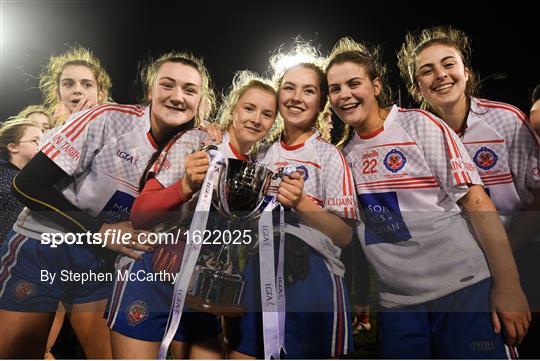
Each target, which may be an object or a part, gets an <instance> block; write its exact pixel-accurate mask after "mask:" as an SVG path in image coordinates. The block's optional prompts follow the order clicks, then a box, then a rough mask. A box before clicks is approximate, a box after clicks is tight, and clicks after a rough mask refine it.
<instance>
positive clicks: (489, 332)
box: [379, 278, 517, 359]
mask: <svg viewBox="0 0 540 361" xmlns="http://www.w3.org/2000/svg"><path fill="white" fill-rule="evenodd" d="M490 286H491V282H490V279H489V278H488V279H486V280H483V281H480V282H478V283H476V284H474V285H471V286H468V287H465V288H463V289H461V290H459V291H456V292H454V293H451V294H449V295H447V296H444V297H441V298H439V299H437V300H434V301H430V302H426V303H423V304H420V305H415V306H410V307H406V308H399V309H384V308H383V309H381V310H380V312H379V326H380V328H379V330H380V351H381V356H382V357H383V358H392V359H423V358H443V359H453V358H459V359H463V358H464V359H509V358H516V357H515V356H517V352H516V350H515V348H514V347H508V346H506V345H505V343H504V339H503V336H502V334H495V332H493V325H492V322H491V314H490V312H489V309H490V308H489V295H490Z"/></svg>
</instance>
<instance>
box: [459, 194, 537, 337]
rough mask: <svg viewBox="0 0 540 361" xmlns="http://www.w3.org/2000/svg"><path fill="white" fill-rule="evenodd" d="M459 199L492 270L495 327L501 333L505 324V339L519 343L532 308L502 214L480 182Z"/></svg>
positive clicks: (525, 331) (525, 330)
mask: <svg viewBox="0 0 540 361" xmlns="http://www.w3.org/2000/svg"><path fill="white" fill-rule="evenodd" d="M459 202H460V203H461V205H462V206H463V207H464V208H465V209H466V210H467V213H468V214H469V217H470V221H471V224H472V226H473V228H474V231H475V233H476V235H477V237H478V240H479V241H480V244H481V246H482V248H483V250H484V253H485V255H486V259H487V262H488V265H489V268H490V271H491V274H492V278H493V284H492V288H491V317H492V322H493V326H494V330H495V332H496V333H499V332H500V331H501V326H502V327H504V330H505V332H506V343H507V344H508V345H510V346H514V345H519V344H520V343H521V341H522V340H523V338H524V337H525V335H526V334H527V329H528V327H529V323H530V321H531V312H530V309H529V305H528V303H527V299H526V298H525V295H524V294H523V291H522V289H521V286H520V282H519V276H518V272H517V268H516V264H515V262H514V257H513V255H512V251H511V249H510V244H509V242H508V238H507V236H506V232H505V230H504V227H503V225H502V223H501V220H500V218H499V215H498V213H497V211H496V209H495V206H494V205H493V202H492V201H491V199H490V198H489V197H488V196H487V194H486V193H485V192H484V190H483V189H482V187H481V186H479V185H473V186H471V187H470V188H469V191H468V193H467V194H466V195H465V196H464V197H463V198H461V199H460V201H459Z"/></svg>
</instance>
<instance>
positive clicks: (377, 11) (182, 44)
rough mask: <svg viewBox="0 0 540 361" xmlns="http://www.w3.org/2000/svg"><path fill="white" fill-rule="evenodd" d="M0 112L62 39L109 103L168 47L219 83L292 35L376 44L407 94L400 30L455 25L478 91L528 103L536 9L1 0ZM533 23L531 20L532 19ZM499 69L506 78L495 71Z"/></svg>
mask: <svg viewBox="0 0 540 361" xmlns="http://www.w3.org/2000/svg"><path fill="white" fill-rule="evenodd" d="M0 11H1V18H2V23H1V24H0V25H1V40H2V45H1V49H0V52H1V53H0V62H1V64H0V68H1V69H0V70H1V72H0V76H1V79H0V92H1V93H0V112H1V114H0V120H1V121H3V120H5V119H6V118H7V117H8V116H10V115H14V114H16V113H17V112H18V111H19V110H21V109H22V108H23V107H24V106H26V105H28V104H32V103H38V102H40V100H41V98H40V93H39V90H38V89H37V83H38V81H37V75H38V74H39V72H40V69H41V67H42V66H43V65H44V64H45V63H46V61H47V58H48V56H50V55H51V54H52V53H55V54H58V53H61V52H62V51H63V50H64V49H65V45H66V44H74V43H78V44H80V45H82V46H85V47H88V48H90V49H91V50H92V51H93V52H94V53H95V55H96V56H97V57H98V58H99V59H100V60H101V61H102V63H103V65H104V66H105V68H106V69H107V71H108V72H109V74H110V75H111V77H112V80H113V90H112V95H113V98H114V100H115V101H116V102H119V103H135V102H137V101H138V100H140V99H141V90H140V88H141V87H140V85H139V83H138V82H137V81H136V79H137V69H138V64H139V62H140V61H141V60H145V59H147V58H148V57H149V56H151V55H157V54H160V53H162V52H165V51H169V50H172V49H178V50H191V51H193V52H194V53H195V54H197V55H200V56H202V57H203V58H204V59H205V62H206V64H207V66H208V68H209V70H210V72H211V74H212V77H213V80H214V83H215V84H216V89H217V90H218V91H220V90H222V89H224V88H225V87H227V86H228V84H229V82H230V80H231V78H232V75H233V73H234V72H235V71H236V70H240V69H245V68H249V69H252V70H255V71H258V72H264V71H265V70H266V69H267V62H268V57H269V54H270V53H271V52H272V51H273V50H274V49H276V48H278V47H279V46H280V45H281V44H283V43H286V44H290V41H291V39H292V38H294V37H295V36H297V35H301V36H302V37H303V38H304V39H308V40H313V41H314V43H315V44H320V46H321V50H322V51H329V50H330V49H331V47H332V46H333V44H334V43H335V41H337V40H338V39H339V38H340V37H342V36H346V35H348V36H352V37H353V38H355V39H356V40H360V41H365V42H368V43H370V44H372V45H373V44H379V45H381V46H382V48H383V55H384V57H383V59H384V60H385V62H386V63H387V65H388V69H389V72H390V78H389V79H390V83H391V86H392V89H393V91H394V95H395V96H396V97H397V94H398V91H399V90H401V94H402V99H403V103H402V104H403V106H410V105H413V104H411V102H410V101H409V99H408V97H407V95H406V90H405V86H404V85H403V82H402V81H401V78H400V77H399V73H398V71H397V68H396V65H395V64H396V52H397V50H398V49H399V47H400V45H401V42H402V41H403V39H404V36H405V34H406V31H407V30H415V29H420V28H423V27H426V26H431V25H453V26H454V27H457V28H459V29H462V30H464V31H465V32H466V33H467V34H468V35H469V36H470V37H471V38H472V47H473V55H472V65H473V69H474V70H475V71H476V72H477V73H479V74H480V77H481V78H483V79H485V81H484V82H483V86H482V89H481V92H480V94H481V96H483V97H486V98H490V99H493V100H499V101H505V102H509V103H512V104H514V105H516V106H518V107H520V108H521V109H522V110H524V111H526V112H528V109H529V106H530V100H529V98H530V94H531V92H532V89H533V88H534V87H535V86H536V84H537V83H538V82H540V76H539V75H540V70H539V66H540V61H539V57H538V48H539V47H540V41H539V39H538V35H537V33H538V32H537V30H538V23H540V19H539V18H540V15H536V18H535V14H534V13H535V11H536V10H535V8H534V6H533V5H532V2H530V3H529V5H527V4H525V3H524V2H523V3H519V2H517V1H513V2H503V3H501V4H500V5H493V3H492V2H474V1H469V2H463V3H461V2H455V1H432V2H428V3H422V2H412V1H401V2H399V3H394V2H386V1H371V2H368V1H362V0H356V1H342V0H332V1H320V2H319V1H293V0H290V1H249V2H243V1H221V2H214V1H202V0H193V1H164V2H159V1H152V2H144V3H137V2H133V1H118V2H112V1H108V2H105V1H5V0H2V1H1V5H0ZM535 24H536V25H535ZM500 73H503V74H505V75H506V78H505V79H498V78H499V77H498V76H495V74H500Z"/></svg>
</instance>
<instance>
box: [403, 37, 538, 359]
mask: <svg viewBox="0 0 540 361" xmlns="http://www.w3.org/2000/svg"><path fill="white" fill-rule="evenodd" d="M398 58H399V68H400V70H401V75H402V77H403V78H404V80H405V81H407V86H408V89H409V92H410V94H411V95H412V96H413V97H414V98H415V100H417V101H419V102H421V103H422V106H423V107H424V108H427V109H429V110H430V111H431V112H433V113H434V114H435V115H437V116H438V117H440V118H441V119H442V120H444V121H445V122H446V123H447V124H448V126H449V127H450V128H452V129H453V130H454V131H455V132H456V133H457V134H458V135H459V137H460V138H461V140H462V142H463V144H464V145H465V148H466V149H467V151H468V153H469V156H470V157H471V158H472V160H473V162H474V164H475V165H476V169H477V170H478V173H479V174H480V177H481V179H482V182H483V183H484V185H485V191H486V192H487V193H488V194H489V196H490V198H491V200H492V201H493V204H494V205H495V207H496V208H497V211H498V212H499V214H500V215H501V217H502V220H503V224H504V225H505V227H506V229H507V230H508V232H509V233H508V234H509V239H510V242H511V245H512V248H514V249H518V248H520V246H524V247H523V248H524V249H525V254H531V253H532V254H536V255H537V256H538V255H539V253H538V246H537V243H536V242H535V243H529V242H528V241H530V240H532V239H533V238H534V237H535V236H536V235H537V234H538V233H539V227H538V220H537V219H536V217H535V216H533V215H532V214H534V213H535V212H537V211H538V210H539V209H540V174H539V173H538V166H539V161H540V141H539V139H538V138H537V137H536V135H535V133H534V130H533V129H532V128H531V126H530V125H529V123H528V120H527V117H526V116H525V115H524V114H523V113H522V112H521V111H519V110H518V109H517V108H515V107H513V106H511V105H509V104H505V103H500V102H494V101H490V100H487V99H480V98H476V97H474V96H473V94H475V93H476V89H475V84H476V81H475V79H476V76H475V74H474V72H473V70H472V69H471V67H470V46H469V39H468V37H467V36H466V35H465V34H464V33H463V32H462V31H459V30H456V29H453V28H451V27H433V28H428V29H424V30H422V31H421V32H420V33H418V34H412V33H410V34H408V35H407V37H406V40H405V43H404V44H403V46H402V47H401V51H400V52H399V54H398ZM535 170H536V171H535ZM523 210H525V212H523V213H522V212H521V211H523ZM518 212H519V213H518ZM535 247H536V250H535ZM520 253H522V250H520ZM519 266H520V271H522V272H520V275H521V278H522V281H527V280H529V279H530V278H534V279H531V280H529V282H524V285H525V286H527V285H528V284H529V283H530V284H531V288H536V287H533V286H532V285H533V284H536V276H535V275H536V272H534V274H535V275H532V274H531V275H528V274H526V273H525V272H524V271H525V268H523V267H525V265H524V264H519ZM521 266H523V267H521ZM529 272H530V271H529ZM529 301H531V298H530V297H529ZM532 324H533V325H534V322H533V323H532ZM528 339H529V338H528ZM528 339H526V340H528ZM533 342H534V341H533ZM520 353H521V354H522V356H524V355H523V353H522V352H520ZM531 356H532V355H531Z"/></svg>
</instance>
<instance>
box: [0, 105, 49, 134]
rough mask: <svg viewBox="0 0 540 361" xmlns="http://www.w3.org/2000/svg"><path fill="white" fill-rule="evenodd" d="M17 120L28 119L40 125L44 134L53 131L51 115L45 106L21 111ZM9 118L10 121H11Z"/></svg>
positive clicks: (33, 106) (31, 106)
mask: <svg viewBox="0 0 540 361" xmlns="http://www.w3.org/2000/svg"><path fill="white" fill-rule="evenodd" d="M15 118H26V119H28V120H30V121H33V122H35V123H37V124H38V126H39V127H40V128H41V131H42V132H46V131H47V130H49V129H51V118H52V116H51V114H50V113H49V111H48V110H47V109H45V107H44V106H43V105H37V104H34V105H29V106H27V107H26V108H24V109H23V110H21V111H20V112H19V113H18V114H17V115H16V116H15ZM10 119H11V117H10V118H8V120H10Z"/></svg>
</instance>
